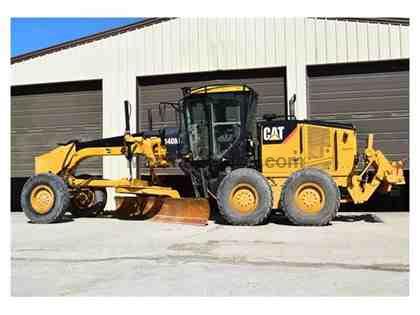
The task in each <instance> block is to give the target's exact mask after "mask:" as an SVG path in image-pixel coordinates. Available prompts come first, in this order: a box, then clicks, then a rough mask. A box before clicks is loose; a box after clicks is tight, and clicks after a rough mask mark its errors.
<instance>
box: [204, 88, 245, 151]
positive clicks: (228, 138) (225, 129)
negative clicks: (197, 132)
mask: <svg viewBox="0 0 420 315" xmlns="http://www.w3.org/2000/svg"><path fill="white" fill-rule="evenodd" d="M243 99H244V95H243V94H242V93H241V94H237V93H223V94H209V95H208V105H209V107H210V112H211V115H212V119H211V121H212V128H211V132H212V139H214V141H213V143H212V144H213V147H212V149H213V153H214V156H215V157H216V158H220V157H221V156H223V154H224V153H225V152H226V151H227V150H228V149H229V148H230V147H231V146H232V145H233V142H234V141H235V140H236V139H238V137H239V135H240V131H241V104H242V103H243Z"/></svg>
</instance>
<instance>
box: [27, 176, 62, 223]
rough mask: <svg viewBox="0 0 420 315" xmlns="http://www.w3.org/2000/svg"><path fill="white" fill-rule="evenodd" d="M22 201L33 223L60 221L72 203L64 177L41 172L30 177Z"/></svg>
mask: <svg viewBox="0 0 420 315" xmlns="http://www.w3.org/2000/svg"><path fill="white" fill-rule="evenodd" d="M20 202H21V206H22V209H23V212H24V213H25V215H26V216H27V218H28V219H29V220H30V221H31V222H33V223H53V222H57V221H59V220H60V219H61V218H62V217H63V215H64V214H65V212H66V211H67V209H68V207H69V205H70V194H69V190H68V187H67V185H66V183H65V182H64V181H63V179H62V178H61V177H59V176H57V175H54V174H39V175H34V176H32V177H31V178H29V179H28V181H27V182H26V183H25V185H24V186H23V189H22V194H21V196H20Z"/></svg>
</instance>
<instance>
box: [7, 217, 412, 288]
mask: <svg viewBox="0 0 420 315" xmlns="http://www.w3.org/2000/svg"><path fill="white" fill-rule="evenodd" d="M11 216H12V285H11V288H12V295H13V296H111V295H112V296H127V295H129V296H145V295H157V296H168V295H171V296H172V295H176V296H190V295H199V296H232V295H254V296H273V295H280V296H365V295H369V296H406V295H408V293H409V255H408V252H409V242H408V237H409V231H408V221H409V214H408V213H407V212H398V213H396V212H395V213H375V216H377V217H379V218H380V219H382V220H383V223H373V222H371V221H372V220H371V219H372V217H371V216H370V215H367V216H366V215H364V214H363V213H342V214H340V215H339V216H338V218H337V219H336V220H335V221H334V222H333V223H332V224H331V225H330V226H326V227H296V226H291V225H287V224H285V221H284V220H283V219H281V218H280V219H273V220H272V222H271V223H269V224H267V225H263V226H256V227H235V226H227V225H218V224H215V223H214V222H210V224H209V225H208V226H206V227H199V226H188V225H176V224H163V223H155V222H141V221H124V220H118V219H113V218H85V219H75V220H74V221H69V222H66V223H59V224H50V225H36V224H29V223H27V220H26V218H25V216H24V215H23V214H22V213H12V215H11Z"/></svg>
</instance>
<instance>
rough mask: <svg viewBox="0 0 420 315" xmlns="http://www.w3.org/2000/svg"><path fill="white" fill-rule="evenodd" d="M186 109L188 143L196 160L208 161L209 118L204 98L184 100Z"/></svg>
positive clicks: (195, 97) (194, 97)
mask: <svg viewBox="0 0 420 315" xmlns="http://www.w3.org/2000/svg"><path fill="white" fill-rule="evenodd" d="M184 106H185V108H186V113H185V114H186V117H185V119H186V121H185V122H184V123H185V126H186V135H185V138H187V139H186V140H187V143H189V147H190V150H191V153H192V155H193V158H194V160H207V159H208V158H209V132H208V131H209V118H208V115H207V111H206V107H205V98H204V97H203V96H192V97H189V98H187V99H185V100H184Z"/></svg>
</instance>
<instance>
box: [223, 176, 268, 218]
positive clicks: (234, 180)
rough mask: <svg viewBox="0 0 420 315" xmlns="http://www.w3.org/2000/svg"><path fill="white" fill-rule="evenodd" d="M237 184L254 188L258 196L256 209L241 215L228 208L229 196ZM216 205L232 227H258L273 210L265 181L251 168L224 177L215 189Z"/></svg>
mask: <svg viewBox="0 0 420 315" xmlns="http://www.w3.org/2000/svg"><path fill="white" fill-rule="evenodd" d="M239 183H247V184H249V185H251V186H253V187H254V188H255V190H256V191H257V193H258V196H259V203H258V207H257V209H256V210H255V211H254V212H252V213H250V214H247V215H243V214H242V215H241V214H240V213H238V212H237V211H235V210H234V209H232V208H231V207H230V204H229V195H230V193H231V191H232V189H233V188H234V187H235V186H236V185H237V184H239ZM217 205H218V208H219V211H220V214H221V215H222V217H223V218H224V219H225V220H226V221H227V222H229V223H230V224H232V225H258V224H262V223H264V222H265V221H266V220H267V218H268V217H269V215H270V213H271V209H272V208H273V194H272V191H271V186H270V184H269V183H268V181H267V179H266V178H265V177H264V176H263V175H262V174H261V173H260V172H258V171H256V170H254V169H251V168H238V169H236V170H233V171H232V172H230V173H229V174H228V175H226V176H225V177H224V178H223V179H222V181H221V182H220V185H219V187H218V188H217Z"/></svg>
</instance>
